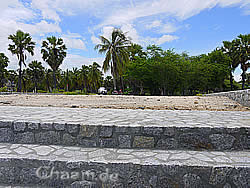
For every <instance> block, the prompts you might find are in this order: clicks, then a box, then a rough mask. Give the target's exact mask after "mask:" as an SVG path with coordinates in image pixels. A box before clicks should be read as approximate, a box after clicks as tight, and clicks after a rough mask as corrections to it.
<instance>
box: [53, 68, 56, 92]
mask: <svg viewBox="0 0 250 188" xmlns="http://www.w3.org/2000/svg"><path fill="white" fill-rule="evenodd" d="M53 80H54V89H56V71H54V70H53Z"/></svg>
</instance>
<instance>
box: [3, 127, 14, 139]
mask: <svg viewBox="0 0 250 188" xmlns="http://www.w3.org/2000/svg"><path fill="white" fill-rule="evenodd" d="M0 135H1V136H0V142H12V141H13V131H12V130H11V129H9V128H1V129H0Z"/></svg>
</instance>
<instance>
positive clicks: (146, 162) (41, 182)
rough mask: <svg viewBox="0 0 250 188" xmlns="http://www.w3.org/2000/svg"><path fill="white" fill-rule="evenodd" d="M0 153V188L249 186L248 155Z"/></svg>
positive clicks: (53, 149) (20, 148)
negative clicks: (10, 186) (9, 186)
mask: <svg viewBox="0 0 250 188" xmlns="http://www.w3.org/2000/svg"><path fill="white" fill-rule="evenodd" d="M1 150H2V151H3V152H2V153H1ZM6 151H8V153H6ZM0 153H1V154H0V187H1V186H2V187H8V186H7V185H12V186H13V187H16V188H17V187H19V186H24V187H58V188H59V187H60V188H64V187H65V188H66V187H72V188H73V187H74V188H75V187H96V188H99V187H122V188H127V187H132V188H137V187H142V188H144V187H153V188H159V187H160V188H161V187H162V188H163V187H164V188H165V187H190V188H191V187H192V188H195V187H197V188H200V187H202V188H206V187H208V188H212V187H243V188H248V187H249V185H250V184H249V183H250V182H249V178H250V175H249V174H250V153H249V152H205V151H204V152H198V151H177V150H176V151H162V150H154V151H152V150H132V149H130V150H129V149H96V148H80V147H62V146H54V145H50V146H39V145H24V144H0ZM83 173H84V174H83ZM86 173H87V174H86ZM77 174H78V176H76V175H77ZM79 174H80V175H79ZM92 175H93V176H94V178H93V177H92ZM100 175H102V176H100ZM103 175H104V176H103ZM39 177H40V178H39ZM41 177H42V178H41ZM103 177H106V178H107V177H108V180H107V179H102V178H103ZM115 177H116V178H115ZM111 179H112V180H115V181H111ZM4 185H6V186H4Z"/></svg>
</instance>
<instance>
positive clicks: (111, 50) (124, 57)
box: [95, 28, 131, 90]
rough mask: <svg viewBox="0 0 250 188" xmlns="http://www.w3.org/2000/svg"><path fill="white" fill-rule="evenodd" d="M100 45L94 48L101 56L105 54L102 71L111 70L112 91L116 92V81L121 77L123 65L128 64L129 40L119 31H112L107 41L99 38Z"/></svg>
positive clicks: (101, 37)
mask: <svg viewBox="0 0 250 188" xmlns="http://www.w3.org/2000/svg"><path fill="white" fill-rule="evenodd" d="M100 39H101V44H98V45H96V46H95V49H96V50H98V51H99V53H101V54H105V56H106V57H105V60H104V62H103V67H102V69H103V70H104V72H105V73H106V72H107V71H108V70H109V69H110V68H111V74H112V76H113V82H114V90H116V79H117V78H118V77H119V76H121V74H122V73H123V71H124V69H125V65H126V64H127V63H128V62H129V52H128V47H130V45H131V39H130V38H128V37H126V34H125V33H123V32H122V31H121V30H120V29H116V28H115V29H114V30H113V32H112V34H111V38H110V39H107V38H105V37H104V36H100Z"/></svg>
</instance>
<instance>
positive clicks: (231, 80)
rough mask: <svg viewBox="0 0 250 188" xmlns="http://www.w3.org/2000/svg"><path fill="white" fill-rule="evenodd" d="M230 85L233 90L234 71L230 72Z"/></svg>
mask: <svg viewBox="0 0 250 188" xmlns="http://www.w3.org/2000/svg"><path fill="white" fill-rule="evenodd" d="M230 85H231V91H233V89H234V88H233V74H232V72H231V73H230Z"/></svg>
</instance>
